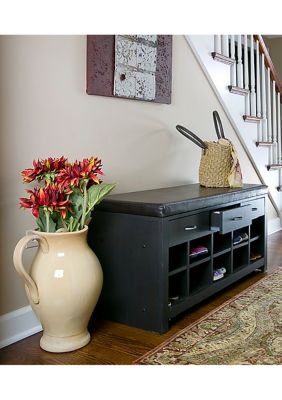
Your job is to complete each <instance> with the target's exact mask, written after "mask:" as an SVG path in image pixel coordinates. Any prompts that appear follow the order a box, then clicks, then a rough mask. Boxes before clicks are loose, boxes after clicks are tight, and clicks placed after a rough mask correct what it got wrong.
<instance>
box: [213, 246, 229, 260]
mask: <svg viewBox="0 0 282 400" xmlns="http://www.w3.org/2000/svg"><path fill="white" fill-rule="evenodd" d="M230 252H231V247H229V248H228V249H224V250H221V251H218V252H217V253H214V254H213V258H215V257H220V256H222V255H223V254H226V253H230Z"/></svg>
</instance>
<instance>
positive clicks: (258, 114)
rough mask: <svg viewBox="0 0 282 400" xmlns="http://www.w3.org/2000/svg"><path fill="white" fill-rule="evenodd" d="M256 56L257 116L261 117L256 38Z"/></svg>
mask: <svg viewBox="0 0 282 400" xmlns="http://www.w3.org/2000/svg"><path fill="white" fill-rule="evenodd" d="M256 51H257V56H256V67H257V80H256V86H257V116H258V117H259V118H260V117H261V92H260V71H261V69H260V62H259V58H260V57H259V41H258V40H257V47H256Z"/></svg>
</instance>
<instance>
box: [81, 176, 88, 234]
mask: <svg viewBox="0 0 282 400" xmlns="http://www.w3.org/2000/svg"><path fill="white" fill-rule="evenodd" d="M86 187H87V181H86V182H84V186H83V204H82V216H81V223H80V225H81V229H83V228H84V224H85V217H86V207H87V203H88V193H87V188H86Z"/></svg>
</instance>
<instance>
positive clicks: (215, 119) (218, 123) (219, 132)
mask: <svg viewBox="0 0 282 400" xmlns="http://www.w3.org/2000/svg"><path fill="white" fill-rule="evenodd" d="M212 116H213V122H214V126H215V131H216V135H217V137H218V140H219V139H225V135H224V130H223V126H222V122H221V119H220V116H219V114H218V112H217V111H213V113H212Z"/></svg>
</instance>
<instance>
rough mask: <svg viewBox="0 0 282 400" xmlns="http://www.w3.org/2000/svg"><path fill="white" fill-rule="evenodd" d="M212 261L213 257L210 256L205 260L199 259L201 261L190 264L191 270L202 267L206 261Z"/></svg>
mask: <svg viewBox="0 0 282 400" xmlns="http://www.w3.org/2000/svg"><path fill="white" fill-rule="evenodd" d="M210 259H211V257H210V256H208V257H205V258H201V259H199V260H197V261H193V262H190V264H189V268H194V267H197V265H201V264H203V263H204V262H206V261H210Z"/></svg>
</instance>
